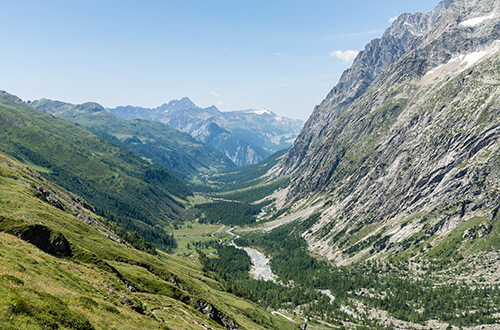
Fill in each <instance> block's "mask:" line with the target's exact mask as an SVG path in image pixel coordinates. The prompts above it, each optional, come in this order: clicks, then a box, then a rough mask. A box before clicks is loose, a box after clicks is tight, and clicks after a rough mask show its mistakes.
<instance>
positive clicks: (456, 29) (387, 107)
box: [282, 0, 500, 260]
mask: <svg viewBox="0 0 500 330" xmlns="http://www.w3.org/2000/svg"><path fill="white" fill-rule="evenodd" d="M446 8H447V9H446ZM443 9H446V10H444V11H442V10H443ZM440 11H441V12H440ZM438 12H440V13H439V14H438ZM405 23H407V24H405ZM417 23H419V24H417ZM398 26H400V27H401V28H403V27H404V28H403V29H406V31H403V30H402V29H399V28H397V27H398ZM426 26H427V28H425V27H426ZM391 29H395V31H392V32H391ZM396 32H397V33H396ZM409 32H413V33H409ZM416 32H418V34H420V33H421V35H419V36H416V34H417V33H416ZM394 35H400V36H401V35H405V36H408V37H409V38H412V36H413V38H414V39H413V42H411V43H409V42H408V41H404V40H403V41H402V40H398V39H396V38H394V37H393V36H394ZM499 40H500V2H499V1H497V0H456V1H454V2H453V3H450V2H442V3H441V4H440V5H439V6H438V8H437V9H436V10H435V11H434V12H431V13H429V14H415V15H414V16H408V15H403V16H402V17H400V18H399V19H398V20H397V21H396V22H394V25H393V26H392V27H391V28H390V29H389V31H388V32H386V33H385V34H384V37H382V39H379V40H378V39H376V40H374V41H372V42H371V43H370V44H369V45H367V47H366V48H365V51H364V52H363V53H361V54H360V55H359V56H358V58H357V59H356V61H355V62H354V64H353V66H352V67H351V69H349V70H348V71H346V72H345V73H344V75H343V76H342V78H341V80H340V82H339V85H337V86H336V87H335V88H334V89H333V90H332V92H330V94H329V95H328V96H327V98H326V99H325V100H324V101H323V102H322V104H321V105H320V106H319V107H318V108H317V109H316V110H315V112H314V113H313V115H312V117H311V119H310V120H309V121H308V122H307V124H306V126H305V128H304V130H303V131H302V133H301V134H300V135H299V137H298V138H297V141H296V143H295V144H294V146H293V147H292V148H291V149H290V151H289V153H288V155H287V156H286V158H285V159H284V162H283V163H282V173H289V174H291V184H290V186H289V187H288V195H287V198H286V199H287V200H286V203H288V205H290V207H293V205H302V204H301V201H304V200H307V199H309V200H310V199H311V195H313V196H326V197H321V198H324V200H325V202H327V204H325V205H329V206H328V207H325V208H326V210H325V211H323V214H322V216H321V220H320V221H319V223H318V224H315V226H314V228H313V230H312V233H309V234H307V235H306V236H307V238H308V240H309V242H310V244H311V247H312V248H313V249H315V250H317V251H318V252H320V253H321V254H324V255H327V256H329V257H330V258H332V259H336V260H343V259H349V258H355V256H356V255H357V254H358V253H359V254H366V253H370V254H371V253H378V252H380V251H382V250H384V249H385V250H386V252H389V253H397V252H399V251H404V250H406V249H409V248H410V247H411V246H412V244H413V243H412V242H410V241H411V237H412V235H417V234H418V235H420V236H419V237H420V238H419V240H420V241H422V242H423V241H425V242H431V243H429V244H428V246H430V247H432V246H434V244H438V242H439V239H440V237H444V236H445V235H446V234H448V233H450V232H451V231H453V230H458V229H457V228H458V226H459V225H461V224H462V223H465V222H467V221H469V220H470V219H478V218H480V219H481V221H482V222H481V223H480V226H481V228H482V227H488V226H489V225H490V223H491V222H492V221H493V220H494V218H495V216H496V214H497V211H495V209H496V208H497V207H498V205H499V203H500V199H499V197H498V196H500V195H499V193H498V192H499V191H500V186H499V183H500V180H499V178H500V171H499V169H500V164H499V159H500V158H499V152H500V151H499V141H500V122H499V118H500V113H499V111H500V101H499V100H500V88H499V87H500V85H499V81H500V72H499V71H498V67H499V63H500V42H499ZM405 45H409V48H408V49H406V48H405V47H406V46H405ZM348 86H350V87H348ZM318 198H320V197H318ZM328 203H329V204H328ZM301 207H302V206H301ZM367 226H371V228H376V229H377V230H372V231H370V233H368V234H366V235H365V236H364V237H363V238H360V239H359V240H358V243H356V245H350V243H349V244H347V243H346V242H345V240H343V238H342V237H344V236H346V235H347V236H349V234H350V233H351V234H354V233H355V232H356V231H357V230H360V229H364V228H365V227H367ZM488 228H489V227H488ZM455 234H457V233H455ZM462 234H463V233H460V235H462ZM457 235H458V234H457ZM464 235H465V234H464ZM345 244H347V245H345ZM426 244H427V243H426ZM370 251H371V252H370ZM358 256H359V255H358Z"/></svg>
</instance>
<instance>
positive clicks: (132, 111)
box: [108, 97, 303, 166]
mask: <svg viewBox="0 0 500 330" xmlns="http://www.w3.org/2000/svg"><path fill="white" fill-rule="evenodd" d="M108 110H109V111H110V112H111V113H113V114H115V115H117V116H120V117H122V118H126V119H131V118H139V119H147V120H156V121H160V122H163V123H166V124H168V125H170V126H171V127H173V128H175V129H178V130H180V131H182V132H186V133H188V134H190V135H191V136H193V137H194V138H196V139H197V140H199V141H202V142H204V143H206V144H207V145H209V146H211V147H213V148H215V149H217V150H219V151H221V152H222V153H224V154H225V155H226V156H227V157H228V158H229V159H231V160H232V161H233V162H234V163H235V164H236V165H239V166H243V165H249V164H256V163H258V162H260V161H262V160H263V159H264V158H266V157H268V156H269V155H271V154H272V153H274V152H277V151H279V150H283V149H286V148H288V147H290V145H291V144H292V142H293V141H294V139H295V137H296V136H297V134H298V133H299V131H300V129H301V128H302V125H303V122H302V121H301V120H295V119H291V118H286V117H281V116H278V115H276V114H274V113H273V112H271V111H269V110H266V109H260V110H242V111H229V112H222V111H220V110H219V109H217V107H215V106H211V107H208V108H201V107H198V106H196V105H195V104H194V103H193V102H192V101H191V100H190V99H188V98H186V97H185V98H182V99H180V100H173V101H170V102H169V103H167V104H163V105H161V106H159V107H157V108H154V109H147V108H140V107H132V106H125V107H117V108H115V109H108Z"/></svg>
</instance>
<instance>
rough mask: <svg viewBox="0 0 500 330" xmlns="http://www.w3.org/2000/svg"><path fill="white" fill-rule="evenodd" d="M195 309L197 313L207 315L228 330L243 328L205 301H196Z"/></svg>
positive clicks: (240, 329)
mask: <svg viewBox="0 0 500 330" xmlns="http://www.w3.org/2000/svg"><path fill="white" fill-rule="evenodd" d="M195 308H196V310H197V311H199V312H201V313H203V314H205V315H207V316H208V317H209V318H211V319H212V320H214V321H215V322H217V323H218V324H220V325H222V326H223V327H224V328H226V329H228V330H242V328H241V327H240V326H239V325H238V324H237V323H236V322H235V321H234V320H233V319H232V318H230V317H228V316H227V315H225V314H224V313H222V312H221V311H219V310H217V309H216V308H215V307H214V306H212V305H210V304H209V303H207V302H206V301H204V300H198V301H196V304H195Z"/></svg>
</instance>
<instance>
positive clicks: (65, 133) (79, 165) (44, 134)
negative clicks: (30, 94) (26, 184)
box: [0, 92, 191, 248]
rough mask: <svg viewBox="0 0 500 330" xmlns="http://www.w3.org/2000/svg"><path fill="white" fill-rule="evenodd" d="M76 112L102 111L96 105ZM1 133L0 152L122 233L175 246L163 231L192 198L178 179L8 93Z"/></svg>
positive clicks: (0, 107)
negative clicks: (31, 168)
mask: <svg viewBox="0 0 500 330" xmlns="http://www.w3.org/2000/svg"><path fill="white" fill-rule="evenodd" d="M61 104H62V103H61ZM62 107H63V108H64V107H68V105H66V104H62ZM77 108H78V109H82V111H85V112H93V111H94V112H98V111H100V110H102V107H100V106H99V105H97V104H92V103H87V104H84V105H80V106H77ZM0 127H1V130H0V137H1V143H0V151H2V152H5V153H6V154H8V155H10V156H12V157H15V158H16V159H18V160H21V161H23V162H25V163H27V164H29V165H32V166H34V167H35V168H36V169H37V170H39V171H40V172H41V173H42V174H43V175H44V176H45V177H46V178H48V179H50V180H53V181H54V182H55V183H57V184H59V185H61V186H63V187H64V188H66V189H68V190H70V191H71V192H73V193H76V194H78V195H80V196H82V197H83V198H85V199H86V200H88V201H89V202H90V203H91V204H92V205H93V206H94V207H95V208H96V210H97V212H98V213H99V214H101V215H106V216H107V217H109V218H110V219H113V220H114V221H115V222H116V223H117V224H118V225H120V226H121V227H123V228H125V229H127V230H131V231H137V232H138V233H141V234H142V235H143V236H144V237H145V238H147V239H148V240H149V241H150V242H154V243H156V244H157V246H163V247H165V248H168V247H169V245H171V244H174V242H173V240H172V238H171V237H170V235H167V233H166V232H165V231H164V230H159V229H161V228H163V227H165V226H167V225H170V224H171V222H172V220H173V219H178V218H179V217H180V214H181V213H182V210H183V209H184V205H183V203H182V200H185V199H186V198H187V196H189V195H191V192H190V191H189V189H188V188H187V187H186V185H185V184H184V183H183V182H181V181H179V180H178V179H177V178H176V177H175V176H173V175H172V174H170V173H169V172H167V171H165V170H162V169H159V168H157V167H154V166H152V165H151V164H149V163H148V162H147V161H145V160H143V159H141V158H139V157H137V156H135V155H133V154H132V153H131V152H129V151H128V150H126V149H124V148H122V147H119V146H117V145H115V144H113V143H110V142H108V141H107V140H105V139H103V138H101V137H98V136H97V135H94V134H92V133H90V132H88V131H86V130H84V129H82V128H79V127H77V126H75V125H74V124H72V123H69V122H67V121H63V120H60V119H56V118H54V117H53V116H51V115H49V114H46V113H44V112H42V111H40V110H37V109H35V108H33V107H31V106H29V105H27V104H26V103H24V102H22V101H21V100H20V99H19V98H17V97H15V96H12V95H10V94H8V93H6V92H1V93H0Z"/></svg>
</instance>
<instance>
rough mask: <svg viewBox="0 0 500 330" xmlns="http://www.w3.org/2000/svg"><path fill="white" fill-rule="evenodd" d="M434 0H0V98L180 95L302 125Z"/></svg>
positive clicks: (107, 102) (154, 102) (106, 99)
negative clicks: (407, 17)
mask: <svg viewBox="0 0 500 330" xmlns="http://www.w3.org/2000/svg"><path fill="white" fill-rule="evenodd" d="M437 3H438V0H420V1H408V0H404V1H401V0H377V1H373V0H357V1H356V0H353V1H337V0H300V1H299V0H262V1H261V0H177V1H170V0H136V1H131V0H130V1H129V0H99V1H96V0H85V1H84V0H81V1H73V0H45V1H41V0H31V1H28V0H7V1H6V0H0V17H1V18H0V40H1V44H2V46H1V49H0V90H5V91H7V92H9V93H11V94H14V95H17V96H19V97H20V98H22V99H23V100H35V99H39V98H42V97H45V98H50V99H55V100H61V101H66V102H70V103H75V104H76V103H83V102H88V101H93V102H98V103H100V104H102V105H103V106H105V107H116V106H119V105H136V106H143V107H156V106H159V105H161V104H163V103H166V102H168V101H170V100H173V99H180V98H182V97H185V96H187V97H189V98H190V99H191V100H192V101H193V102H195V103H196V104H197V105H199V106H202V107H207V106H210V105H216V106H217V107H218V108H219V109H221V110H223V111H229V110H243V109H260V108H266V109H269V110H271V111H273V112H275V113H277V114H279V115H282V116H287V117H292V118H300V119H303V120H306V119H307V118H308V117H309V115H310V114H311V113H312V111H313V109H314V106H315V105H316V104H319V103H320V102H321V101H322V100H323V98H324V97H325V96H326V95H327V93H328V92H329V91H330V90H331V89H332V88H333V87H334V86H335V84H336V83H337V82H338V79H339V77H340V75H341V74H342V72H343V71H344V70H345V69H347V68H348V67H349V66H350V64H351V63H352V60H353V58H354V56H355V55H356V54H357V51H360V50H362V49H363V48H364V46H365V45H366V44H367V43H368V42H369V41H370V40H372V39H374V38H377V37H381V36H382V34H383V32H384V30H385V29H386V28H388V27H389V26H390V24H391V22H392V20H393V19H394V17H396V16H397V15H400V14H402V13H405V12H428V11H430V10H432V9H433V8H434V6H435V5H437Z"/></svg>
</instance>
